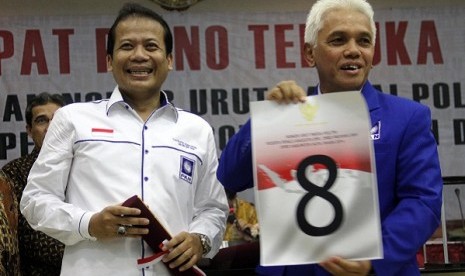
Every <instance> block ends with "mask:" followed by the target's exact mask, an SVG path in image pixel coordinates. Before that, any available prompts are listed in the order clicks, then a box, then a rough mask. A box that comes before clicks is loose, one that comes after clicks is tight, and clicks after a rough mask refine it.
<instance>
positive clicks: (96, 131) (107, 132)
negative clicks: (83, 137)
mask: <svg viewBox="0 0 465 276" xmlns="http://www.w3.org/2000/svg"><path fill="white" fill-rule="evenodd" d="M91 132H92V136H94V137H113V133H114V132H115V131H114V130H113V129H111V128H97V127H93V128H92V131H91Z"/></svg>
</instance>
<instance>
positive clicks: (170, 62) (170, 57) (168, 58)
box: [166, 53, 173, 71]
mask: <svg viewBox="0 0 465 276" xmlns="http://www.w3.org/2000/svg"><path fill="white" fill-rule="evenodd" d="M166 59H167V60H168V69H169V70H170V71H171V70H173V53H170V54H168V55H167V56H166Z"/></svg>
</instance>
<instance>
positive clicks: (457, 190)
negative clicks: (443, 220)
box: [454, 188, 465, 231]
mask: <svg viewBox="0 0 465 276" xmlns="http://www.w3.org/2000/svg"><path fill="white" fill-rule="evenodd" d="M454 191H455V195H456V196H457V200H458V202H459V209H460V216H461V217H462V229H463V230H464V231H465V219H464V217H463V210H462V201H461V200H460V189H459V188H455V190H454Z"/></svg>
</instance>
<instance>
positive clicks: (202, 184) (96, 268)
mask: <svg viewBox="0 0 465 276" xmlns="http://www.w3.org/2000/svg"><path fill="white" fill-rule="evenodd" d="M161 98H162V104H161V105H162V106H161V107H160V108H159V109H157V110H156V111H155V112H154V113H153V114H152V115H151V116H150V117H149V118H148V119H147V121H146V122H144V121H142V119H141V118H140V117H139V116H138V114H137V113H136V112H135V111H134V110H133V109H132V108H131V107H130V106H129V105H128V104H126V103H125V102H124V101H123V98H122V96H121V93H120V91H119V89H118V87H117V88H115V90H114V91H113V94H112V96H111V98H110V99H109V100H101V101H95V102H87V103H74V104H70V105H67V106H65V107H63V108H61V109H59V110H57V112H56V113H55V115H54V118H53V121H52V123H51V124H50V127H49V129H48V132H47V134H46V138H45V141H44V145H43V147H42V149H41V152H40V154H39V157H38V159H37V161H36V163H35V164H34V166H33V168H32V170H31V172H30V174H29V178H28V184H27V186H26V188H25V190H24V193H23V196H22V199H21V212H22V213H23V214H24V216H25V217H26V218H27V220H28V222H29V223H30V224H31V225H32V227H33V228H34V229H36V230H40V231H43V232H45V233H46V234H48V235H50V236H52V237H54V238H56V239H58V240H60V241H62V242H63V243H65V244H66V248H65V253H64V258H63V264H62V275H99V276H100V275H125V276H128V275H165V274H166V275H168V274H167V269H166V268H165V267H164V265H163V264H162V263H159V264H157V265H155V266H154V267H153V268H151V269H144V270H145V271H144V273H145V274H143V273H142V271H141V270H138V268H137V263H136V261H137V259H139V258H141V257H147V256H149V255H150V254H151V250H150V249H149V247H148V246H147V245H146V244H145V243H143V242H142V240H141V239H138V238H115V239H112V240H105V241H99V240H95V238H93V237H91V236H90V235H89V232H88V226H89V220H90V218H91V216H92V215H93V214H95V213H96V212H99V211H101V210H102V209H103V208H104V207H107V206H109V205H114V204H118V203H121V202H123V201H124V200H126V199H127V198H129V197H131V196H132V195H139V196H140V197H141V198H142V199H143V201H144V202H145V203H146V204H147V205H148V206H149V208H150V209H151V211H152V212H154V213H155V214H156V215H157V216H158V217H159V218H161V219H162V220H164V224H165V225H167V226H168V228H169V229H168V230H169V231H170V232H171V233H172V234H173V235H176V234H178V233H179V232H181V231H188V232H197V233H203V234H206V235H207V236H208V237H209V238H210V240H211V241H212V250H211V251H210V253H209V254H208V255H207V257H212V256H213V255H214V254H216V252H217V251H218V248H219V246H220V245H221V242H222V239H223V233H224V229H225V222H226V217H227V212H228V204H227V200H226V196H225V193H224V190H223V187H222V185H221V184H220V183H219V182H218V180H217V178H216V168H217V162H218V159H217V155H216V147H215V142H214V136H213V131H212V128H211V126H210V125H209V124H208V123H207V122H206V121H205V120H203V119H202V118H200V117H199V116H197V115H194V114H191V113H189V112H186V111H183V110H180V109H177V108H175V107H174V106H173V105H172V104H170V103H169V102H167V100H166V95H165V94H164V93H161ZM142 245H144V246H142Z"/></svg>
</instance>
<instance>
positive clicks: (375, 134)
mask: <svg viewBox="0 0 465 276" xmlns="http://www.w3.org/2000/svg"><path fill="white" fill-rule="evenodd" d="M370 134H371V140H379V139H380V138H381V121H378V122H376V124H375V125H374V126H373V127H372V128H371V130H370Z"/></svg>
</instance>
